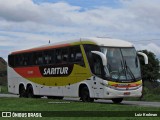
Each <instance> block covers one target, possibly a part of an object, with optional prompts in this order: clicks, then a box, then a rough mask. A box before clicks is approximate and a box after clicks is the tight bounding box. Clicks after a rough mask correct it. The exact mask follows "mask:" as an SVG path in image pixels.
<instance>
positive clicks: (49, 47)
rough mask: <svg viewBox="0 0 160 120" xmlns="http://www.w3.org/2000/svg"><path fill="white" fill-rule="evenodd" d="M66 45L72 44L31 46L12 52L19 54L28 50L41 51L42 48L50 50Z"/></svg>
mask: <svg viewBox="0 0 160 120" xmlns="http://www.w3.org/2000/svg"><path fill="white" fill-rule="evenodd" d="M66 46H70V44H62V45H53V46H44V47H38V48H31V49H27V50H20V51H15V52H12V53H11V54H19V53H27V52H34V51H35V52H37V51H41V50H49V49H53V48H61V47H66Z"/></svg>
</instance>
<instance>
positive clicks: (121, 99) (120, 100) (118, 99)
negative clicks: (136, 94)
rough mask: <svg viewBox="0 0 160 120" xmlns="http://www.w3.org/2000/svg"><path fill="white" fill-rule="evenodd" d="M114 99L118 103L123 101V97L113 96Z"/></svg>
mask: <svg viewBox="0 0 160 120" xmlns="http://www.w3.org/2000/svg"><path fill="white" fill-rule="evenodd" d="M112 101H113V103H116V104H118V103H121V102H122V101H123V98H113V99H112Z"/></svg>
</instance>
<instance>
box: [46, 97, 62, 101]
mask: <svg viewBox="0 0 160 120" xmlns="http://www.w3.org/2000/svg"><path fill="white" fill-rule="evenodd" d="M47 98H48V99H59V100H62V99H63V97H62V96H47Z"/></svg>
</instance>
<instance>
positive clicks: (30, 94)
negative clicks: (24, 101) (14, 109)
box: [27, 85, 34, 98]
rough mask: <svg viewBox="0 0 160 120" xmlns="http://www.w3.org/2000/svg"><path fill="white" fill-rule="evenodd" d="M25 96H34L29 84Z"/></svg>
mask: <svg viewBox="0 0 160 120" xmlns="http://www.w3.org/2000/svg"><path fill="white" fill-rule="evenodd" d="M27 97H28V98H34V93H33V87H32V86H31V85H30V86H28V87H27Z"/></svg>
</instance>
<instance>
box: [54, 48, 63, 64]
mask: <svg viewBox="0 0 160 120" xmlns="http://www.w3.org/2000/svg"><path fill="white" fill-rule="evenodd" d="M55 52H56V53H55V55H56V56H55V57H56V63H61V61H62V56H61V53H62V51H61V49H56V51H55Z"/></svg>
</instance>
